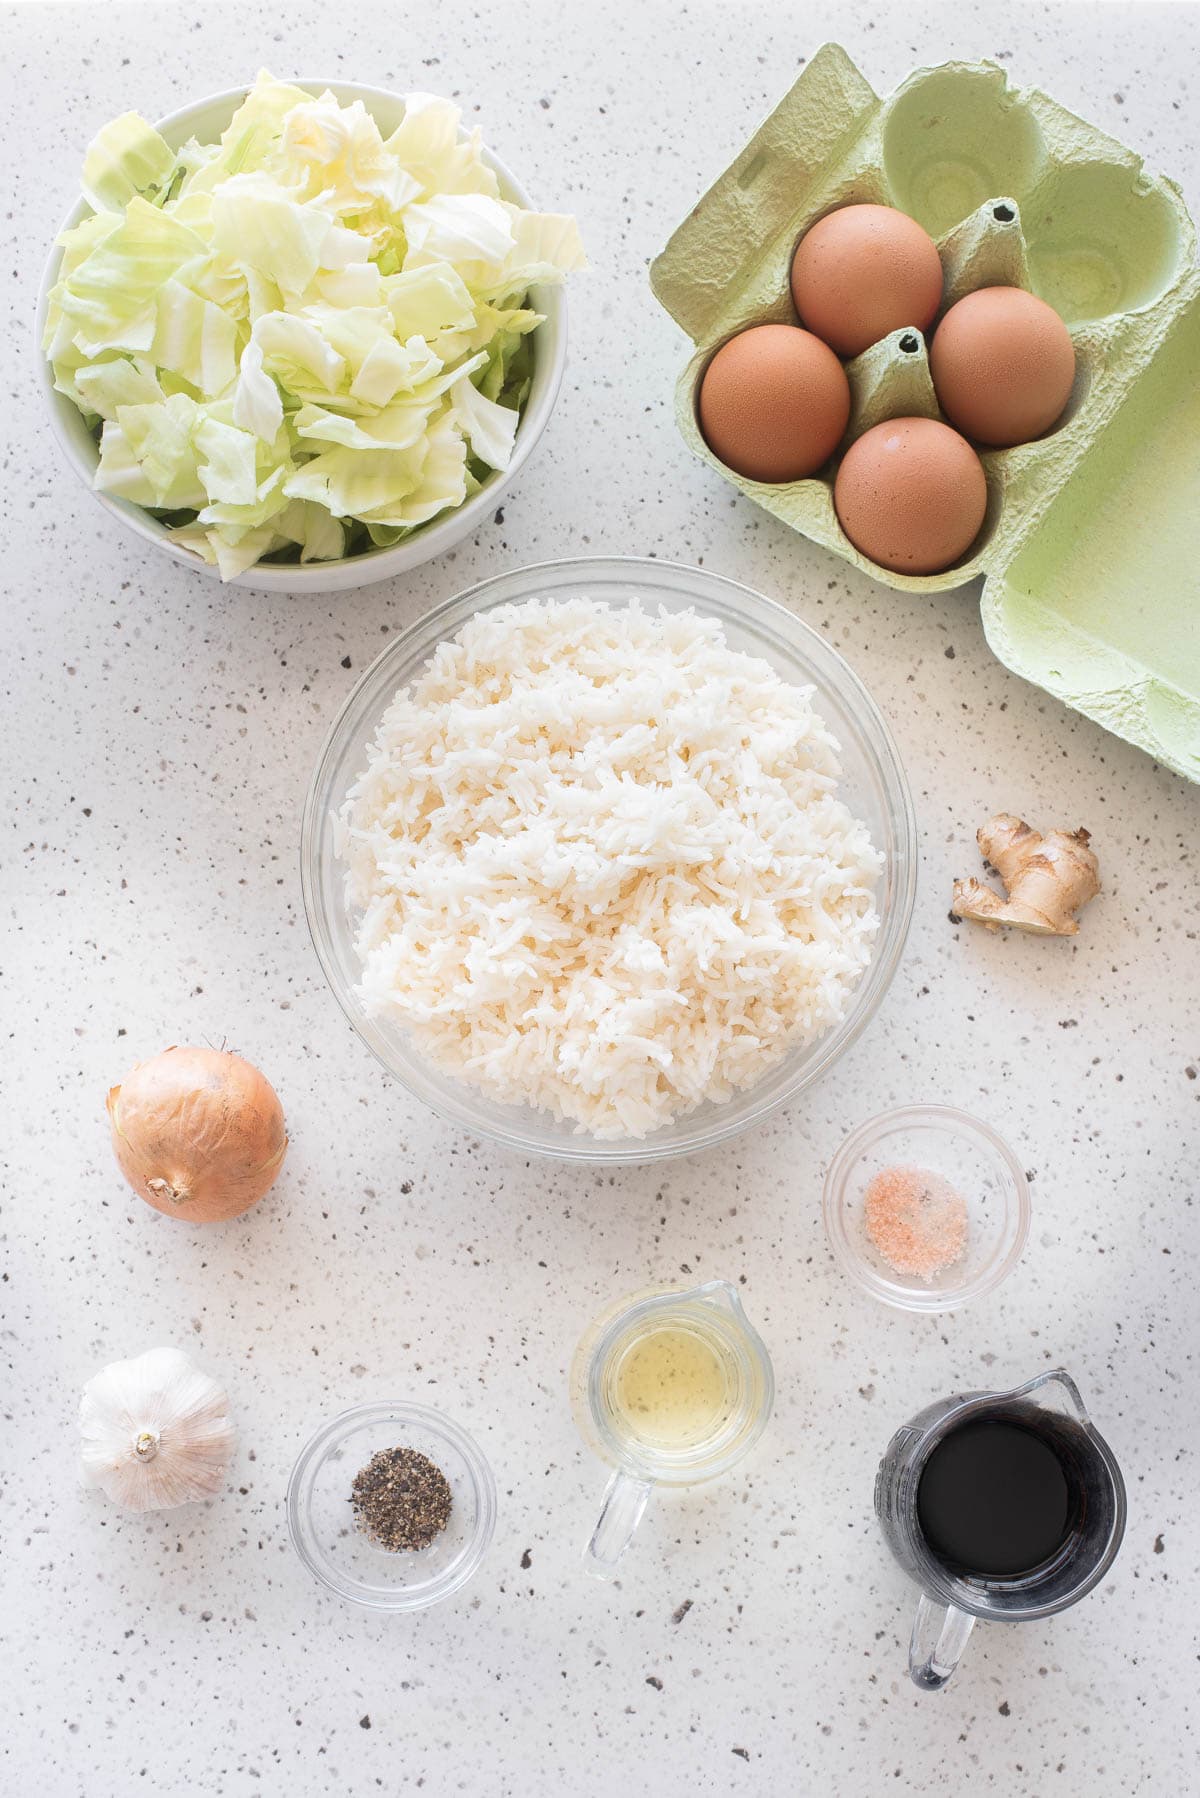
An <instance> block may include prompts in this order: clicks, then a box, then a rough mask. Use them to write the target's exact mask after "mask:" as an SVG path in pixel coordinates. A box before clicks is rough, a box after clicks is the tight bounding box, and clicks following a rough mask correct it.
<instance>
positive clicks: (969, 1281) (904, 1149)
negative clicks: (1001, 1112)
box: [822, 1105, 1030, 1311]
mask: <svg viewBox="0 0 1200 1798" xmlns="http://www.w3.org/2000/svg"><path fill="white" fill-rule="evenodd" d="M897 1166H899V1167H919V1168H927V1169H929V1171H930V1172H932V1173H935V1174H941V1175H942V1176H943V1178H944V1179H946V1180H948V1181H949V1183H950V1185H951V1186H953V1187H954V1188H955V1189H956V1190H957V1191H958V1192H960V1193H961V1194H962V1196H963V1198H964V1199H965V1200H966V1203H967V1245H966V1251H965V1253H964V1254H963V1257H962V1259H961V1260H960V1261H958V1262H956V1263H955V1265H954V1266H953V1267H945V1268H943V1269H942V1270H941V1272H940V1273H937V1274H934V1275H932V1276H931V1277H930V1278H929V1279H927V1280H923V1279H920V1278H919V1277H918V1276H917V1275H915V1274H901V1273H897V1272H896V1270H895V1269H894V1268H893V1267H891V1266H890V1265H889V1264H888V1262H886V1261H885V1260H884V1258H883V1256H882V1255H881V1254H880V1253H879V1250H878V1249H877V1248H876V1247H875V1245H874V1243H873V1242H872V1241H871V1239H870V1237H869V1236H868V1235H867V1230H866V1221H865V1215H864V1205H863V1201H864V1198H865V1195H866V1190H867V1187H868V1186H869V1185H870V1183H871V1181H872V1180H873V1179H874V1177H875V1175H876V1174H879V1173H882V1172H883V1170H884V1169H885V1168H889V1167H897ZM822 1203H823V1209H824V1213H825V1230H826V1233H827V1235H828V1237H829V1246H830V1247H831V1248H832V1250H833V1252H834V1255H835V1256H836V1258H837V1260H838V1262H839V1264H840V1266H841V1268H842V1270H843V1272H844V1273H847V1274H849V1276H850V1278H851V1279H852V1280H855V1281H857V1283H858V1285H860V1286H861V1287H863V1288H864V1289H865V1291H867V1292H869V1293H872V1294H873V1295H874V1297H875V1298H877V1299H882V1300H883V1302H884V1304H885V1305H896V1306H898V1307H899V1308H900V1309H901V1310H902V1311H954V1310H957V1308H958V1307H959V1306H960V1305H965V1304H967V1303H968V1302H969V1301H970V1300H971V1299H977V1298H979V1297H980V1296H981V1295H982V1294H983V1293H985V1292H991V1291H992V1289H993V1288H994V1287H996V1286H998V1285H999V1284H1000V1282H1001V1280H1003V1279H1004V1277H1005V1275H1006V1274H1008V1273H1010V1272H1011V1271H1012V1269H1013V1268H1014V1267H1015V1266H1016V1264H1017V1262H1018V1261H1019V1260H1020V1257H1021V1250H1022V1249H1023V1248H1024V1247H1025V1238H1026V1237H1027V1236H1028V1234H1029V1216H1030V1207H1029V1183H1028V1181H1027V1180H1026V1178H1025V1173H1024V1170H1023V1169H1022V1167H1021V1164H1020V1162H1019V1161H1018V1160H1017V1158H1016V1156H1015V1155H1014V1154H1013V1152H1012V1150H1011V1149H1010V1148H1009V1147H1008V1145H1007V1144H1006V1143H1005V1142H1003V1141H1002V1140H1001V1138H1000V1137H999V1136H997V1135H996V1132H995V1131H994V1130H992V1129H990V1128H989V1126H988V1125H987V1124H983V1123H980V1121H979V1119H978V1118H973V1117H969V1116H968V1115H967V1113H966V1112H965V1111H955V1110H953V1109H952V1107H950V1106H949V1105H907V1106H902V1107H901V1108H900V1109H899V1110H897V1111H884V1112H881V1113H880V1114H879V1116H878V1117H873V1118H869V1119H868V1120H867V1122H866V1123H865V1124H861V1125H860V1126H859V1128H858V1129H857V1130H855V1131H853V1132H852V1134H851V1135H849V1136H848V1137H847V1138H846V1140H845V1142H844V1143H843V1144H842V1146H841V1148H840V1149H839V1150H838V1152H837V1154H836V1155H835V1156H834V1158H833V1160H832V1161H831V1162H830V1164H829V1172H828V1173H827V1174H826V1176H825V1191H824V1196H823V1201H822Z"/></svg>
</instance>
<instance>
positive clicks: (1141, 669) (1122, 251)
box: [650, 44, 1200, 780]
mask: <svg viewBox="0 0 1200 1798" xmlns="http://www.w3.org/2000/svg"><path fill="white" fill-rule="evenodd" d="M856 201H874V202H877V203H880V204H883V205H888V206H898V207H899V208H900V209H901V210H902V211H904V212H907V213H910V214H911V215H912V217H913V218H915V219H917V220H919V222H920V223H921V224H922V225H924V227H925V229H926V230H927V231H928V232H929V233H930V235H931V236H932V237H933V238H934V240H935V242H936V243H937V246H938V250H939V253H940V255H941V258H942V267H943V270H944V273H945V290H944V297H943V310H945V307H946V306H949V305H952V304H953V303H954V301H955V300H957V299H961V297H962V295H963V294H964V293H968V292H971V291H972V290H973V289H975V288H978V287H990V286H996V285H1005V286H1018V287H1024V288H1028V289H1031V290H1032V291H1033V292H1034V293H1037V294H1040V296H1041V297H1042V298H1043V299H1044V300H1047V301H1048V302H1049V303H1050V305H1052V306H1053V307H1054V308H1055V310H1056V311H1057V312H1058V313H1059V314H1060V315H1061V316H1062V318H1063V319H1064V320H1065V322H1066V324H1067V326H1068V329H1069V330H1070V333H1071V338H1072V341H1073V342H1074V345H1075V357H1076V378H1075V385H1074V388H1073V390H1072V393H1071V398H1070V400H1069V402H1068V404H1067V408H1066V411H1065V412H1064V414H1063V416H1062V418H1061V419H1060V420H1059V422H1058V424H1057V425H1056V426H1055V427H1054V429H1053V430H1052V431H1051V432H1049V433H1048V434H1047V435H1046V436H1045V437H1042V438H1040V439H1039V440H1038V441H1037V442H1035V443H1028V444H1021V445H1019V446H1018V447H1017V448H1015V449H1007V450H983V451H982V452H981V460H982V462H983V467H984V471H985V473H986V476H987V485H988V505H987V512H986V516H985V518H984V522H983V526H982V528H981V530H980V533H979V536H978V537H977V539H976V541H975V543H974V544H973V545H972V546H971V548H970V550H969V551H968V552H967V554H966V555H965V556H964V557H963V558H962V559H961V561H960V562H958V563H957V564H956V565H955V566H954V567H952V568H949V569H947V570H946V571H945V572H944V573H941V574H935V575H905V574H896V573H893V572H892V571H891V570H889V569H885V568H880V567H879V566H878V565H877V564H876V563H874V562H870V561H868V560H867V558H866V557H865V556H863V555H861V554H860V553H859V551H858V550H856V549H855V548H854V546H853V544H851V543H850V541H849V539H848V538H847V537H846V536H845V534H844V533H843V531H842V529H841V527H840V526H839V524H838V521H837V517H836V514H835V512H834V509H833V472H834V468H835V466H836V457H835V459H834V462H833V463H831V465H830V466H829V468H827V469H825V470H823V471H822V472H821V473H820V474H819V475H817V476H815V477H813V478H812V479H809V480H804V481H793V482H788V483H785V484H782V485H779V486H771V485H769V484H766V483H764V482H760V481H748V480H743V479H742V478H741V476H739V475H736V474H734V473H733V472H732V471H731V470H730V469H728V468H726V467H725V465H724V464H723V463H721V462H719V461H718V460H717V458H716V457H715V456H714V455H713V454H712V452H711V451H710V450H709V448H708V446H707V445H706V443H705V442H704V439H703V437H702V436H701V434H700V430H699V427H698V425H697V421H696V392H697V388H698V385H699V382H700V378H701V376H702V375H703V372H704V369H705V367H706V366H707V364H708V361H709V359H710V357H711V356H712V354H713V352H714V351H715V350H717V349H718V348H719V347H720V345H721V344H722V343H724V342H725V341H726V340H727V339H728V338H729V337H732V336H733V335H735V334H736V333H737V332H738V331H741V330H744V329H745V328H746V327H747V326H748V325H755V324H767V323H772V322H786V323H795V322H796V316H795V312H794V310H793V307H792V301H791V294H790V290H789V284H788V274H789V269H790V264H791V257H792V252H793V250H794V248H795V246H796V243H797V242H798V240H799V238H800V237H801V236H802V234H803V233H804V232H805V231H806V230H807V229H808V227H809V226H810V225H811V224H813V223H814V222H815V221H816V220H817V219H819V218H821V217H822V216H823V215H824V214H825V213H827V212H831V211H833V210H834V209H835V208H836V207H839V206H847V205H851V204H853V203H854V202H856ZM1195 249H1196V239H1195V230H1194V227H1193V225H1192V221H1191V219H1190V218H1189V216H1188V213H1187V209H1186V207H1185V206H1184V203H1183V199H1182V196H1181V195H1180V192H1179V189H1178V188H1177V187H1176V185H1175V184H1174V182H1171V181H1168V180H1165V179H1163V178H1162V177H1159V176H1152V175H1148V174H1147V173H1146V172H1145V170H1144V169H1143V167H1142V162H1141V159H1140V157H1138V156H1136V155H1135V154H1134V152H1133V151H1132V150H1128V149H1126V148H1125V147H1124V145H1122V144H1119V143H1117V142H1115V141H1114V140H1113V139H1112V138H1110V137H1106V136H1104V135H1103V134H1102V133H1101V132H1100V131H1098V130H1096V129H1095V127H1093V126H1092V125H1089V124H1087V123H1085V122H1084V121H1083V120H1082V119H1078V118H1076V117H1075V116H1074V115H1073V114H1072V113H1069V112H1067V111H1066V110H1065V109H1064V108H1063V107H1061V106H1059V105H1058V104H1057V102H1056V101H1054V100H1052V99H1050V98H1049V97H1048V96H1047V95H1046V94H1043V93H1041V92H1039V91H1038V90H1037V89H1036V88H1013V87H1010V86H1009V84H1008V79H1007V76H1006V74H1005V72H1004V70H1003V69H1001V68H1000V67H998V66H997V65H996V64H994V63H988V62H980V63H945V64H943V65H941V66H940V67H938V68H933V69H921V70H918V71H917V72H916V73H915V74H913V75H911V76H910V77H909V78H908V80H907V81H905V82H904V83H903V85H902V86H901V87H899V88H898V89H897V90H896V92H895V93H894V94H892V95H891V96H890V97H889V98H887V99H885V100H881V99H880V98H879V96H878V95H877V94H876V93H875V92H874V90H873V89H872V88H871V87H870V85H869V83H868V82H867V81H866V80H865V79H864V77H863V76H862V75H861V74H860V73H859V71H858V69H857V68H856V67H855V65H854V63H853V62H852V61H851V60H850V58H849V57H848V56H847V55H846V52H845V51H844V50H843V49H842V48H841V47H840V46H839V45H837V44H826V45H825V46H824V47H823V48H822V49H821V50H820V51H819V52H818V53H817V55H816V56H815V57H814V58H813V59H812V61H811V63H810V64H809V65H808V67H807V68H806V69H805V71H804V73H803V74H802V75H801V76H800V78H799V80H798V81H797V82H796V83H795V85H794V86H793V87H792V89H791V90H790V92H789V93H787V94H786V95H785V96H784V98H783V100H782V101H781V102H780V103H779V105H778V106H777V107H776V108H775V110H774V112H772V113H771V114H770V116H769V117H768V118H767V119H766V120H764V122H763V124H762V125H761V126H760V127H759V129H758V130H757V131H756V132H755V134H754V136H753V137H752V138H751V140H750V142H749V143H748V144H747V145H746V147H745V149H744V150H742V152H741V154H740V155H739V156H738V157H737V158H736V160H735V161H734V162H733V163H732V164H731V165H730V167H729V168H728V169H726V171H725V173H724V174H723V175H722V176H720V178H719V179H718V180H717V181H716V182H715V184H714V185H713V186H712V187H711V188H710V189H709V191H708V192H707V193H706V194H705V195H704V197H703V198H702V199H701V200H700V202H699V204H698V205H697V206H696V207H695V208H694V210H693V211H692V213H691V215H690V217H689V218H688V219H687V220H686V221H685V222H684V223H683V224H682V225H681V226H680V227H679V229H678V230H677V231H676V232H675V234H674V236H673V237H672V238H671V240H670V242H669V243H668V244H667V246H666V248H665V249H664V250H663V252H662V254H661V255H660V256H658V257H657V258H656V260H655V261H654V263H653V264H652V266H651V271H650V279H651V285H652V286H653V289H654V292H655V294H656V295H657V297H658V299H659V300H660V301H661V303H662V305H663V306H664V307H665V308H666V310H667V311H668V312H669V313H670V314H671V316H672V318H674V319H675V320H676V322H677V323H678V324H679V325H680V326H681V327H682V328H683V330H684V331H686V333H687V335H688V336H689V337H690V338H691V340H692V342H693V343H694V345H695V354H694V355H693V356H692V357H691V359H690V360H689V362H688V364H687V366H686V368H685V369H684V371H683V373H682V375H681V377H680V380H679V385H678V390H677V412H678V419H679V427H680V430H681V431H682V432H683V435H684V437H685V439H686V440H687V442H688V443H689V445H690V446H691V448H692V449H693V450H694V451H695V452H696V454H697V455H698V456H700V457H702V458H703V459H704V460H705V461H707V462H708V463H710V464H711V465H712V467H713V468H715V469H716V470H717V471H718V472H719V473H720V474H722V475H723V476H724V477H725V479H726V480H728V481H731V482H732V483H733V485H734V486H735V487H737V488H738V489H739V490H740V491H741V492H742V493H744V494H746V495H747V496H748V497H749V498H750V499H752V500H754V501H755V502H756V503H757V504H758V505H760V506H763V507H765V508H766V510H767V511H768V512H771V513H773V514H774V515H775V517H776V518H780V519H782V520H783V521H784V523H785V524H789V525H791V526H792V528H793V529H794V530H797V531H802V532H803V533H804V535H805V536H807V537H811V538H812V539H813V541H814V542H816V543H820V544H823V545H824V546H825V548H826V549H831V550H834V551H836V552H837V554H839V555H841V556H844V557H845V559H846V560H847V561H848V562H853V563H854V565H855V567H857V568H861V569H863V570H864V571H865V572H866V573H868V574H870V575H873V576H874V578H875V579H876V580H878V581H883V582H884V583H886V585H888V586H890V587H896V588H899V589H901V590H908V591H913V592H920V593H932V592H938V591H940V590H942V589H944V588H948V587H958V586H961V585H962V584H963V583H964V582H965V581H968V580H970V579H971V578H972V577H973V576H975V575H983V576H985V577H986V578H985V580H984V585H983V596H982V611H983V622H984V629H985V631H986V633H987V638H988V642H989V644H990V645H991V647H992V649H993V650H994V652H995V653H996V655H997V656H998V657H999V658H1000V660H1001V661H1002V662H1003V663H1004V664H1005V665H1006V666H1007V667H1008V668H1011V669H1012V670H1013V671H1014V672H1015V673H1017V674H1020V675H1022V676H1023V677H1024V678H1025V679H1026V680H1030V681H1033V682H1035V683H1036V684H1037V685H1038V686H1041V687H1044V688H1045V689H1046V691H1047V692H1049V693H1052V694H1054V695H1055V697H1056V698H1058V699H1061V700H1063V701H1064V702H1065V703H1066V704H1067V705H1069V706H1072V707H1074V708H1075V709H1076V710H1077V711H1080V712H1083V713H1084V714H1086V716H1088V717H1089V718H1094V719H1096V721H1097V722H1098V723H1100V724H1103V725H1104V726H1105V727H1106V728H1107V729H1108V730H1111V731H1113V732H1115V733H1116V735H1118V736H1121V737H1124V738H1126V739H1127V740H1128V741H1129V742H1131V743H1136V744H1138V745H1139V746H1140V747H1141V748H1143V749H1145V750H1147V751H1148V752H1149V753H1150V754H1151V755H1153V756H1155V757H1157V759H1158V760H1159V761H1161V762H1163V763H1165V764H1166V765H1167V766H1168V767H1170V768H1173V769H1175V770H1176V772H1178V773H1180V774H1183V775H1186V776H1187V777H1188V778H1189V779H1192V780H1200V271H1197V269H1196V266H1195ZM846 372H847V375H848V376H849V380H850V387H851V394H852V410H851V416H850V425H849V428H848V431H847V437H846V443H849V442H851V441H853V439H854V438H855V437H856V436H858V435H859V434H861V432H863V431H864V430H867V429H869V428H870V426H872V425H874V424H879V423H880V422H882V421H883V420H885V419H888V418H899V417H911V416H913V415H916V414H921V415H924V416H926V417H931V418H937V417H940V413H939V411H938V405H937V397H936V395H935V393H934V390H933V384H932V382H931V380H930V376H929V365H928V362H927V360H926V353H925V341H924V338H923V336H922V333H921V332H920V331H918V330H917V329H915V328H913V327H909V328H906V329H904V330H899V331H894V332H892V333H891V335H890V336H888V337H885V338H884V339H883V340H882V341H881V342H879V343H877V344H874V345H873V346H872V347H871V348H870V349H868V350H866V351H865V352H864V353H863V354H862V355H861V356H859V357H857V358H856V359H855V360H854V361H853V362H851V363H849V364H848V365H847V368H846Z"/></svg>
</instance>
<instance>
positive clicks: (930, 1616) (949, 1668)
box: [908, 1592, 975, 1692]
mask: <svg viewBox="0 0 1200 1798" xmlns="http://www.w3.org/2000/svg"><path fill="white" fill-rule="evenodd" d="M974 1627H975V1619H974V1617H972V1616H971V1614H970V1612H969V1611H960V1610H959V1609H958V1608H957V1606H955V1605H952V1604H936V1603H935V1602H934V1600H933V1599H932V1598H926V1596H925V1594H924V1592H922V1594H921V1596H920V1598H919V1599H918V1600H917V1614H916V1617H915V1618H914V1619H913V1630H912V1640H911V1641H910V1642H909V1645H908V1671H909V1673H910V1674H911V1675H912V1679H913V1684H914V1685H918V1686H920V1687H921V1689H922V1691H925V1692H936V1691H937V1690H938V1689H939V1688H940V1687H941V1686H944V1685H945V1683H946V1681H947V1680H948V1679H949V1677H950V1675H951V1674H952V1673H953V1672H954V1669H955V1668H956V1667H957V1666H958V1663H959V1661H960V1660H961V1659H962V1651H963V1649H964V1648H965V1647H966V1646H967V1639H968V1637H969V1636H970V1634H971V1631H972V1630H973V1629H974Z"/></svg>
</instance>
